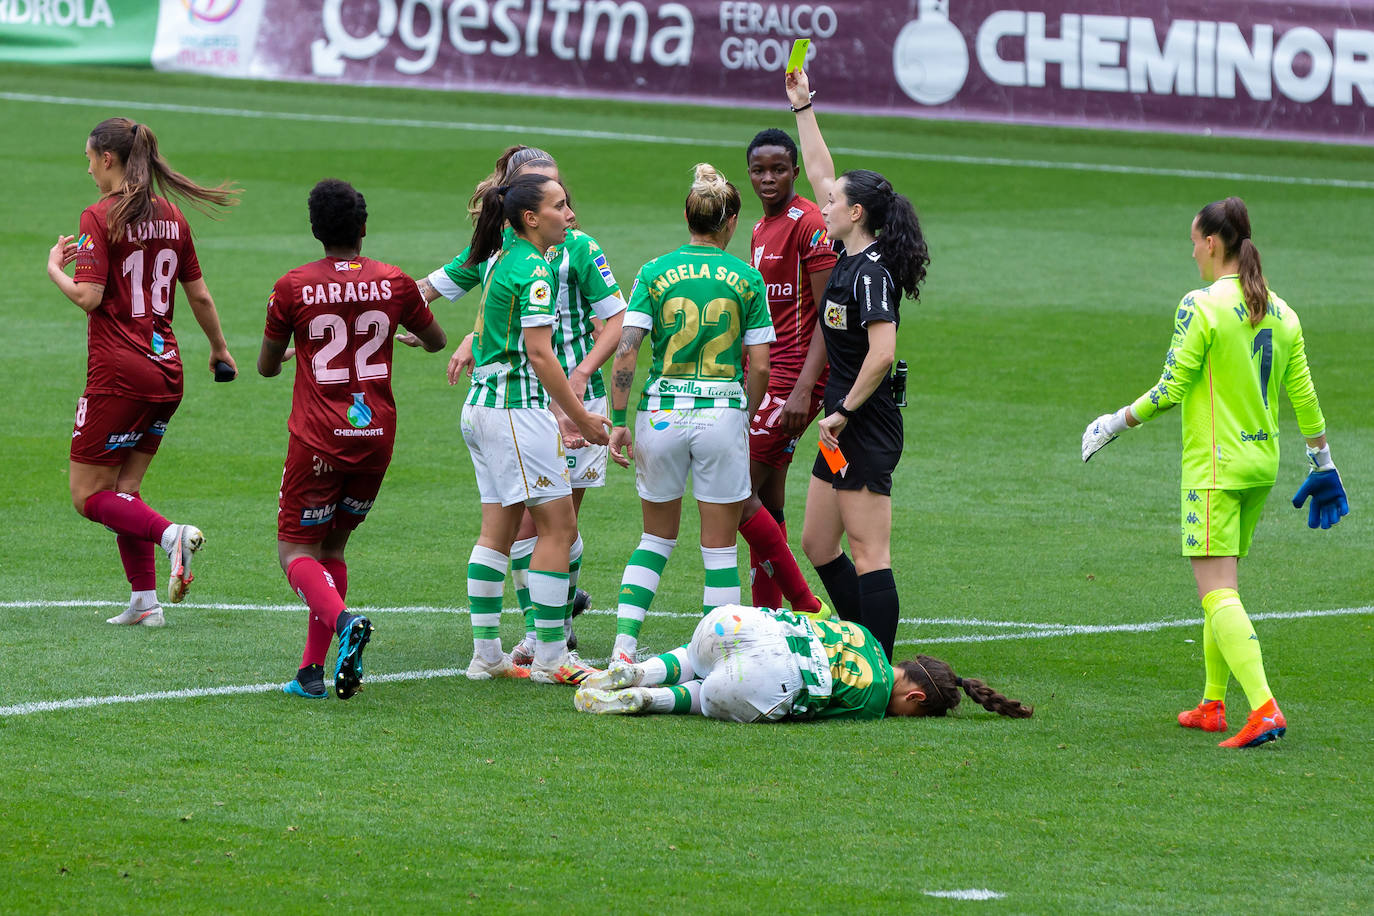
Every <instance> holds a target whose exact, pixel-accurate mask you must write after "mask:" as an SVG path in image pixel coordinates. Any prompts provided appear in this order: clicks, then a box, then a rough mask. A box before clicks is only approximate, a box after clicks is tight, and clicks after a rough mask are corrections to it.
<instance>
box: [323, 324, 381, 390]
mask: <svg viewBox="0 0 1374 916" xmlns="http://www.w3.org/2000/svg"><path fill="white" fill-rule="evenodd" d="M309 329H310V339H311V340H323V341H325V344H324V346H322V347H320V349H319V350H317V351H315V355H314V356H313V357H312V358H311V360H310V366H311V368H312V369H313V370H314V372H315V381H316V382H318V383H319V384H321V385H343V384H347V383H348V382H349V380H350V379H352V378H356V379H357V380H358V381H360V382H361V381H367V380H369V379H383V378H386V377H387V375H389V374H390V371H391V367H390V366H388V365H387V364H386V363H385V362H369V360H370V359H371V358H372V357H373V356H375V355H376V353H377V351H378V350H380V349H381V348H382V344H384V343H385V342H386V339H387V337H389V336H390V334H391V321H390V319H388V318H387V316H386V313H385V312H380V311H377V310H376V309H372V310H369V311H366V312H363V313H362V314H361V315H359V316H358V317H357V318H355V319H354V321H353V329H352V334H353V335H356V336H358V337H362V338H366V339H365V340H364V341H363V343H362V345H361V346H359V347H358V348H357V350H356V351H355V352H354V354H353V365H352V367H350V366H349V365H348V360H347V358H346V357H345V358H344V359H343V360H341V361H340V363H341V364H340V365H333V363H334V362H335V360H336V359H337V358H338V357H339V355H340V354H341V353H343V351H344V348H345V347H347V346H348V343H349V340H350V339H351V335H350V332H349V327H348V323H347V322H346V321H344V319H343V318H342V317H341V316H339V315H334V314H331V313H325V314H321V315H316V316H315V317H314V318H311V319H310V328H309ZM350 368H351V371H350Z"/></svg>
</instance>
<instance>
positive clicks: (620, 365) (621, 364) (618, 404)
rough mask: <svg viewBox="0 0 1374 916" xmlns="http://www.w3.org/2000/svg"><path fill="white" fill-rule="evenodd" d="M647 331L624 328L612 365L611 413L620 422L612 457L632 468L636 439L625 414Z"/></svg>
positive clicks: (615, 427)
mask: <svg viewBox="0 0 1374 916" xmlns="http://www.w3.org/2000/svg"><path fill="white" fill-rule="evenodd" d="M622 315H623V313H622ZM647 333H649V332H648V331H647V330H646V329H645V328H622V329H621V331H620V343H619V344H617V346H616V350H615V363H614V364H612V367H611V416H612V417H613V418H619V421H620V422H619V423H614V422H613V423H612V428H611V443H610V444H611V448H610V455H611V460H612V461H614V462H615V463H616V464H618V465H620V466H621V467H622V468H627V467H629V466H630V460H631V459H633V458H634V441H633V437H632V436H631V435H630V430H629V427H628V426H626V425H625V420H624V417H625V411H626V410H627V409H628V408H629V406H630V389H631V388H633V387H634V383H635V366H636V365H638V363H639V347H640V345H641V344H643V343H644V335H646V334H647ZM606 336H609V335H606Z"/></svg>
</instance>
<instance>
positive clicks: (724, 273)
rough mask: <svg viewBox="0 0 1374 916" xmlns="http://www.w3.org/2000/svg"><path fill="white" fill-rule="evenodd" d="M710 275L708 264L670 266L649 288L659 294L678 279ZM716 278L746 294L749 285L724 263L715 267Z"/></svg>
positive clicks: (700, 277)
mask: <svg viewBox="0 0 1374 916" xmlns="http://www.w3.org/2000/svg"><path fill="white" fill-rule="evenodd" d="M710 276H711V267H710V265H708V264H685V265H683V266H682V267H681V268H677V267H670V268H668V269H667V270H665V271H664V272H663V273H662V274H660V275H659V277H658V279H656V280H654V282H653V285H652V286H651V287H650V289H652V290H653V292H654V295H656V296H661V295H663V293H664V292H665V291H667V289H668V287H670V286H672V285H673V284H674V283H677V282H679V281H680V280H706V279H709V278H710ZM716 279H717V280H719V281H720V282H722V283H725V284H727V285H729V287H730V288H731V289H733V290H734V291H735V292H737V293H739V294H740V295H741V296H743V295H747V294H748V292H749V285H748V284H747V283H745V282H744V278H743V277H741V276H740V275H739V274H738V273H736V272H735V271H733V270H731V269H730V268H729V267H726V266H725V265H724V264H721V265H718V266H717V267H716Z"/></svg>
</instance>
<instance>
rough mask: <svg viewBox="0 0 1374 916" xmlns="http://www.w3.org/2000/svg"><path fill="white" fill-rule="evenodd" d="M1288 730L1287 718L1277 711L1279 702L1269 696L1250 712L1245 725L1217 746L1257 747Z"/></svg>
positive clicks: (1273, 739) (1275, 738) (1276, 738)
mask: <svg viewBox="0 0 1374 916" xmlns="http://www.w3.org/2000/svg"><path fill="white" fill-rule="evenodd" d="M1287 731H1288V720H1287V719H1285V718H1284V717H1283V713H1281V712H1279V704H1278V703H1275V702H1274V699H1273V697H1270V698H1269V700H1268V702H1266V703H1265V704H1264V705H1263V706H1261V707H1260V708H1259V709H1256V710H1255V711H1254V712H1252V713H1250V718H1248V719H1246V720H1245V727H1244V728H1242V729H1241V730H1240V731H1238V732H1236V733H1235V734H1234V735H1232V736H1231V737H1229V738H1227V739H1226V740H1225V741H1223V742H1221V743H1220V744H1218V745H1217V747H1259V746H1260V745H1261V744H1264V743H1265V742H1267V741H1276V740H1278V739H1279V738H1282V737H1283V736H1284V733H1285V732H1287Z"/></svg>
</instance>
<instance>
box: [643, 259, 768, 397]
mask: <svg viewBox="0 0 1374 916" xmlns="http://www.w3.org/2000/svg"><path fill="white" fill-rule="evenodd" d="M625 327H635V328H643V329H644V330H646V331H649V332H650V341H651V344H652V348H653V365H652V366H651V367H650V369H649V379H648V381H647V382H645V384H644V393H643V395H642V396H641V397H640V399H639V409H640V410H651V411H654V410H669V409H673V408H678V409H681V408H688V407H739V408H742V407H744V406H745V403H746V394H745V391H744V385H743V379H744V347H745V346H751V345H753V344H766V343H772V342H773V341H774V340H776V339H777V335H776V334H774V333H773V319H772V316H771V315H769V312H768V294H767V292H766V287H765V286H764V282H763V277H762V276H760V275H759V272H758V271H757V270H755V269H754V268H752V267H750V266H749V265H748V264H746V263H745V262H744V261H741V260H740V259H739V258H737V257H735V256H734V255H732V254H729V253H728V252H725V251H722V250H721V249H719V248H717V247H715V246H714V245H690V244H689V245H683V246H682V247H681V248H679V249H677V250H676V251H670V252H668V253H667V254H665V255H662V256H661V257H658V258H655V259H654V260H652V261H650V262H649V263H647V264H645V265H644V266H643V267H642V268H640V271H639V275H638V276H637V277H635V285H634V289H633V291H632V292H631V293H630V308H629V311H628V312H626V314H625Z"/></svg>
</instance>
